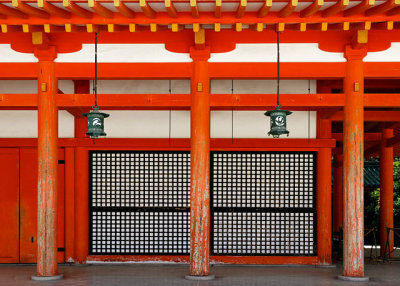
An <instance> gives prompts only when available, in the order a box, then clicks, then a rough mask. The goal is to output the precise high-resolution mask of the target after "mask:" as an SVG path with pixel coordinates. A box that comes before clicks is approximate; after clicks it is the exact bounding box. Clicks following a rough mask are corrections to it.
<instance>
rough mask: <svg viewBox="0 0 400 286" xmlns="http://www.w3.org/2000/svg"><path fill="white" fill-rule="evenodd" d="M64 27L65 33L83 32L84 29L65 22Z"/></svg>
mask: <svg viewBox="0 0 400 286" xmlns="http://www.w3.org/2000/svg"><path fill="white" fill-rule="evenodd" d="M64 29H65V32H67V33H71V32H74V33H75V32H85V31H86V29H85V27H82V26H77V25H72V24H65V25H64Z"/></svg>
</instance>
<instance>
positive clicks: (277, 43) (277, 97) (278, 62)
mask: <svg viewBox="0 0 400 286" xmlns="http://www.w3.org/2000/svg"><path fill="white" fill-rule="evenodd" d="M275 32H276V47H277V81H276V106H275V107H276V108H277V109H280V108H281V104H280V103H279V87H280V81H281V78H280V69H279V68H280V60H281V57H280V47H279V31H278V30H275Z"/></svg>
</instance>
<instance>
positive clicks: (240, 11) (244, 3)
mask: <svg viewBox="0 0 400 286" xmlns="http://www.w3.org/2000/svg"><path fill="white" fill-rule="evenodd" d="M246 7H247V0H240V2H239V6H238V8H237V11H236V18H238V19H240V18H242V17H243V15H244V12H245V11H246Z"/></svg>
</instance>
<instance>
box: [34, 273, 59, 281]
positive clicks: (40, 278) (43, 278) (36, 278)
mask: <svg viewBox="0 0 400 286" xmlns="http://www.w3.org/2000/svg"><path fill="white" fill-rule="evenodd" d="M31 278H32V280H33V281H55V280H61V279H63V275H62V274H59V275H54V276H37V275H34V276H32V277H31Z"/></svg>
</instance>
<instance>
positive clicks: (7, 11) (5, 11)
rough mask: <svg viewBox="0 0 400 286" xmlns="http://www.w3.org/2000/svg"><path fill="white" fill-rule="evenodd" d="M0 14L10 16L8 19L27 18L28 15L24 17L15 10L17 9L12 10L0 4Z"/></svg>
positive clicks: (23, 14)
mask: <svg viewBox="0 0 400 286" xmlns="http://www.w3.org/2000/svg"><path fill="white" fill-rule="evenodd" d="M0 13H1V14H3V15H6V16H10V17H15V18H22V19H24V18H27V17H28V15H26V14H25V13H22V12H21V11H19V10H17V9H13V8H11V7H8V6H6V5H4V4H1V3H0Z"/></svg>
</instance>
